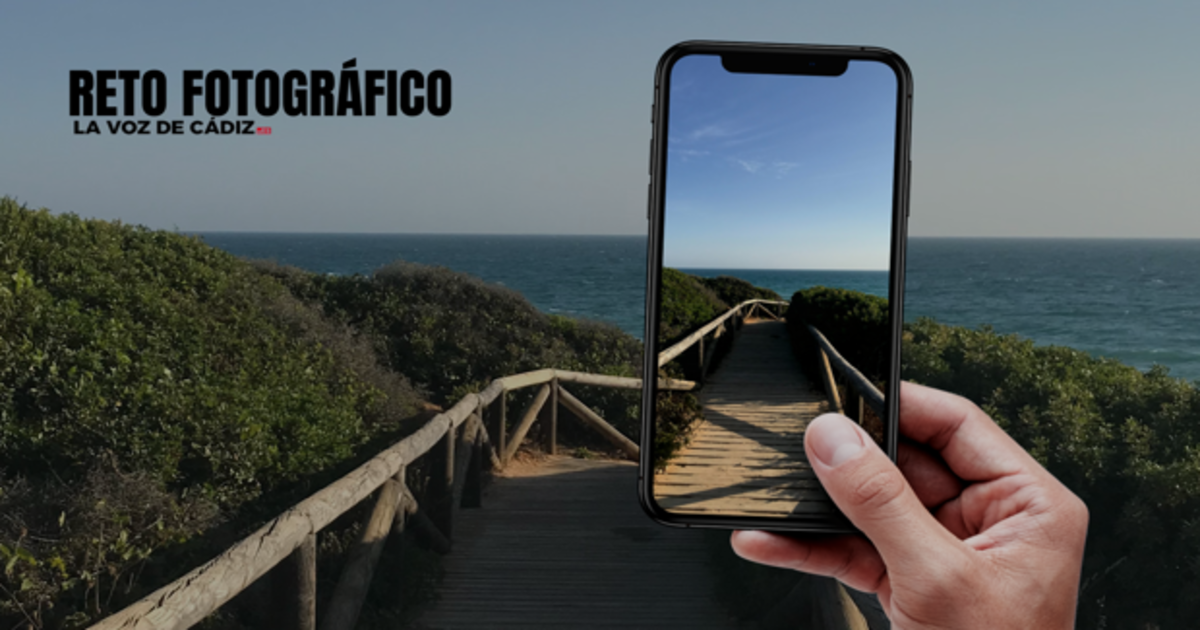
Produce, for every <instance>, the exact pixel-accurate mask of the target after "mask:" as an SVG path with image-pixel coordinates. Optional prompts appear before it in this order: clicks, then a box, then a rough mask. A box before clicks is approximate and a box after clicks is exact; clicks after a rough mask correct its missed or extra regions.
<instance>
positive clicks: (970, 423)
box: [900, 382, 1044, 481]
mask: <svg viewBox="0 0 1200 630" xmlns="http://www.w3.org/2000/svg"><path fill="white" fill-rule="evenodd" d="M900 433H901V435H904V436H906V437H908V438H909V439H911V440H913V441H915V442H919V443H921V444H925V445H927V446H929V447H930V448H932V449H934V450H936V451H937V452H938V453H939V454H940V455H941V456H942V459H943V460H945V462H946V464H947V465H948V466H949V467H950V470H952V471H954V473H955V474H957V475H958V476H959V477H961V478H962V479H964V480H967V481H987V480H991V479H997V478H1000V477H1003V476H1006V475H1012V474H1016V473H1019V472H1022V471H1038V470H1044V469H1042V467H1041V465H1040V464H1038V463H1037V460H1035V459H1033V457H1032V456H1031V455H1029V453H1027V452H1025V449H1023V448H1021V445H1020V444H1017V442H1016V441H1015V440H1013V439H1012V437H1010V436H1009V435H1008V434H1007V433H1005V432H1004V430H1003V429H1001V428H1000V427H999V426H998V425H997V424H996V423H995V422H994V421H993V420H992V419H991V418H990V417H988V415H987V414H986V413H984V412H983V410H982V409H980V408H979V407H978V406H977V405H976V404H975V403H973V402H971V401H969V400H967V399H966V398H963V397H962V396H958V395H955V394H951V393H949V392H944V391H941V390H938V389H933V388H932V387H925V386H923V385H917V384H915V383H908V382H902V383H900Z"/></svg>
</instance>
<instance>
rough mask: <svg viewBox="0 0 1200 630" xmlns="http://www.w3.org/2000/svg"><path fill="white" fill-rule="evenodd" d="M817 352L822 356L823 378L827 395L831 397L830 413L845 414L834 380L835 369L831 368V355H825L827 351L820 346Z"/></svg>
mask: <svg viewBox="0 0 1200 630" xmlns="http://www.w3.org/2000/svg"><path fill="white" fill-rule="evenodd" d="M817 352H818V353H820V355H821V377H822V380H824V381H825V391H826V395H827V396H829V406H830V407H831V409H830V411H832V412H834V413H845V410H844V409H843V408H842V401H841V399H840V398H839V397H838V390H837V382H836V381H834V380H833V368H832V367H830V366H829V355H827V354H825V350H824V349H823V348H821V347H819V346H818V347H817Z"/></svg>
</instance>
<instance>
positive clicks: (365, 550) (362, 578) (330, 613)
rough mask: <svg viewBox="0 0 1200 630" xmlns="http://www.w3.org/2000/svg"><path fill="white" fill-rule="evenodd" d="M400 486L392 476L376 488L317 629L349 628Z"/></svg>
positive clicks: (364, 595)
mask: <svg viewBox="0 0 1200 630" xmlns="http://www.w3.org/2000/svg"><path fill="white" fill-rule="evenodd" d="M402 491H403V487H402V486H401V485H400V484H399V483H397V481H396V478H395V477H392V478H391V479H388V480H387V481H386V482H384V484H383V486H382V487H380V488H379V495H378V498H377V499H376V500H375V509H373V510H372V511H371V517H370V519H369V520H368V521H367V524H366V526H365V527H363V533H362V537H361V539H360V540H359V542H358V544H356V545H355V546H354V547H352V548H351V549H350V554H349V558H347V559H346V566H345V567H344V568H343V569H342V576H341V578H340V579H339V580H338V584H337V587H336V588H335V589H334V592H333V597H332V598H331V599H330V600H329V609H328V610H327V611H326V612H325V616H324V618H323V619H322V620H321V630H353V628H354V626H355V624H356V623H357V622H358V615H359V613H360V612H361V611H362V605H363V601H365V600H366V599H367V591H368V590H369V589H370V587H371V578H372V577H373V576H374V575H375V564H376V563H377V562H378V560H379V554H380V553H381V552H382V551H383V544H384V542H386V541H387V536H388V532H389V531H391V529H392V525H393V523H394V521H395V516H396V507H397V506H398V505H399V504H400V496H401V493H402Z"/></svg>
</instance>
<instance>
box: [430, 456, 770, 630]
mask: <svg viewBox="0 0 1200 630" xmlns="http://www.w3.org/2000/svg"><path fill="white" fill-rule="evenodd" d="M486 492H487V496H486V497H485V498H484V501H483V505H484V506H485V507H483V508H479V509H469V510H463V511H461V512H459V513H458V516H456V521H455V527H454V535H455V539H456V542H455V546H454V551H453V552H452V553H451V554H450V555H448V556H446V557H445V558H444V559H443V568H444V570H445V574H444V577H443V580H442V585H441V587H440V588H439V593H440V594H441V597H440V599H439V600H438V601H437V602H436V603H435V604H434V605H433V606H432V607H431V608H430V609H429V610H427V611H426V612H425V614H424V615H423V616H422V617H421V619H420V620H419V622H418V624H417V627H418V628H422V629H427V630H435V629H447V630H449V629H456V628H696V629H705V628H714V629H715V628H742V627H749V626H741V625H739V624H738V622H737V621H736V620H734V619H732V618H731V617H730V616H729V614H728V612H727V611H726V610H725V608H724V607H723V606H722V605H721V604H720V603H719V602H717V601H715V600H714V595H715V585H714V576H713V571H712V570H711V569H710V568H709V567H708V566H707V564H706V562H707V559H708V558H709V550H708V549H707V548H706V544H705V541H704V534H703V532H701V531H697V530H681V529H672V528H667V527H663V526H661V525H658V524H656V523H654V522H653V521H651V520H650V518H649V517H648V516H646V514H645V513H644V512H642V509H641V507H640V506H639V505H638V503H637V465H636V464H633V463H629V462H616V461H610V460H581V459H571V458H568V457H563V456H557V457H551V458H550V459H549V460H547V461H546V462H544V463H542V464H540V465H537V466H530V467H527V470H526V472H524V473H520V472H508V473H505V476H504V477H501V478H498V479H497V480H496V482H495V483H493V484H492V485H491V486H490V487H489V488H488V489H487V491H486Z"/></svg>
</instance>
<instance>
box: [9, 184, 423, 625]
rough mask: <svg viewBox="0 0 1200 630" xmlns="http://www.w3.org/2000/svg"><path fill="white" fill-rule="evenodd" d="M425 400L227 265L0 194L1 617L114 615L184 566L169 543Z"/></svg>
mask: <svg viewBox="0 0 1200 630" xmlns="http://www.w3.org/2000/svg"><path fill="white" fill-rule="evenodd" d="M421 404H422V401H421V397H420V396H419V394H418V393H417V391H416V390H415V389H413V388H412V387H411V386H410V385H409V384H408V382H407V381H406V380H405V379H404V378H403V377H401V376H399V375H397V374H395V373H391V372H387V371H386V370H383V369H381V368H380V367H379V366H377V365H375V363H374V361H373V360H372V358H371V354H370V352H367V353H365V354H364V353H363V352H362V346H361V344H360V343H359V340H358V339H357V338H356V337H355V336H354V335H353V334H352V333H351V332H350V331H348V330H347V329H345V328H343V327H339V326H336V325H333V324H332V323H330V322H327V321H325V320H324V319H323V318H322V317H321V316H320V314H319V313H317V312H314V311H312V310H311V309H307V308H306V307H304V306H303V305H302V304H301V303H300V302H298V301H297V300H296V299H294V298H293V297H291V295H290V294H289V293H288V292H287V290H286V289H285V288H284V287H283V286H281V285H280V284H279V283H277V282H275V281H273V280H271V279H270V278H267V277H265V276H263V275H261V274H258V273H256V272H254V270H253V269H251V268H250V267H249V266H247V265H246V264H244V263H242V262H241V261H238V260H237V259H236V258H234V257H233V256H230V255H228V254H225V253H223V252H220V251H218V250H215V249H212V248H210V247H208V246H206V245H204V244H203V243H201V242H200V241H198V240H197V239H193V238H188V237H184V236H181V235H177V234H170V233H165V232H155V231H150V230H146V229H143V228H136V227H130V226H124V225H121V224H119V223H108V222H103V221H85V220H82V219H80V218H78V217H76V216H73V215H61V216H52V215H51V214H50V213H49V212H48V211H46V210H41V211H37V212H34V211H30V210H28V209H25V208H22V207H20V206H18V204H16V202H14V201H13V200H11V199H8V198H4V199H0V462H4V466H5V468H4V470H0V514H3V518H0V561H2V562H3V565H4V572H3V574H2V575H0V620H3V621H5V622H6V623H5V624H4V626H5V627H11V626H12V625H13V624H14V623H18V622H21V623H26V624H28V625H30V626H33V627H76V626H80V625H84V624H86V623H88V622H89V621H92V620H95V619H96V618H97V617H99V616H101V615H103V614H105V613H107V612H111V610H112V609H113V607H114V606H115V605H116V604H118V603H119V602H121V601H123V600H127V599H128V598H129V597H127V596H132V595H133V594H136V593H137V592H139V591H141V590H144V589H142V588H141V586H140V584H143V583H148V582H153V581H154V580H156V579H160V578H163V577H164V576H166V575H171V574H173V573H177V572H178V568H177V567H176V566H172V563H170V562H168V561H166V560H165V558H167V557H168V556H162V555H161V554H159V552H160V551H162V550H164V549H167V548H179V547H181V546H185V545H184V543H188V542H190V541H193V539H194V538H195V537H196V536H197V535H198V534H200V533H201V532H204V531H206V530H208V529H210V528H212V527H213V526H215V525H217V524H218V523H220V522H221V521H227V522H233V521H236V520H237V519H236V515H237V513H238V510H239V508H240V507H241V506H243V505H245V504H247V503H248V502H250V501H252V500H254V499H256V498H258V497H260V496H261V495H262V494H263V493H264V492H265V491H267V490H271V489H277V488H283V487H286V486H288V485H289V484H295V483H296V482H298V481H300V480H302V479H304V478H306V477H308V476H309V475H312V474H313V473H315V472H318V471H322V470H326V469H329V468H331V467H332V466H334V465H335V464H338V463H340V462H343V461H346V460H348V459H350V458H352V457H353V456H354V455H355V453H356V449H357V448H358V447H360V446H361V445H363V444H364V443H365V442H367V441H368V440H370V439H371V438H372V437H374V436H377V435H382V434H387V433H389V432H396V431H400V430H402V424H403V421H404V419H405V418H408V417H411V416H413V415H414V414H415V413H416V412H417V411H418V410H419V409H420V406H421ZM207 551H208V552H209V553H208V554H207V555H209V556H211V555H212V553H214V552H215V551H216V550H215V549H208V550H207ZM139 576H140V577H139ZM135 580H137V584H135Z"/></svg>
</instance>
